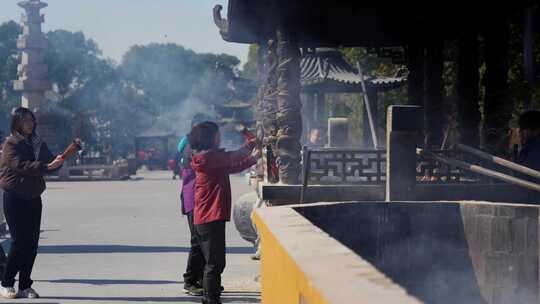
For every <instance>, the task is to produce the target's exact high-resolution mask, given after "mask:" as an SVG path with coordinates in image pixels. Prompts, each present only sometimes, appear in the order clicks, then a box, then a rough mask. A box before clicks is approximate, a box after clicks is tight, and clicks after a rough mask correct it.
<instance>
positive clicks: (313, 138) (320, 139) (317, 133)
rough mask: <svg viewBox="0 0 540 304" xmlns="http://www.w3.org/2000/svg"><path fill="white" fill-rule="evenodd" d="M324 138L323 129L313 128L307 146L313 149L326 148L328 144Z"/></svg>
mask: <svg viewBox="0 0 540 304" xmlns="http://www.w3.org/2000/svg"><path fill="white" fill-rule="evenodd" d="M324 136H325V134H324V131H323V130H322V129H321V128H312V129H311V130H309V137H308V143H307V145H308V146H309V147H313V148H320V147H324V145H325V144H326V140H325V138H324Z"/></svg>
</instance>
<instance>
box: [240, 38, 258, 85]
mask: <svg viewBox="0 0 540 304" xmlns="http://www.w3.org/2000/svg"><path fill="white" fill-rule="evenodd" d="M259 48H260V47H259V45H258V44H252V45H250V46H249V52H248V60H247V61H246V63H245V64H244V66H243V68H242V77H244V78H248V79H253V80H256V79H257V70H258V60H259Z"/></svg>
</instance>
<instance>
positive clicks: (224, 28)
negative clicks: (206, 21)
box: [214, 5, 229, 38]
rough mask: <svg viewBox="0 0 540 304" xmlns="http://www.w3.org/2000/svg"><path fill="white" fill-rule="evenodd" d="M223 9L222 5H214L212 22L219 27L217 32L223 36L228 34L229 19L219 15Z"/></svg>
mask: <svg viewBox="0 0 540 304" xmlns="http://www.w3.org/2000/svg"><path fill="white" fill-rule="evenodd" d="M222 10H223V6H221V5H216V6H214V23H215V24H216V25H217V27H218V28H219V32H220V33H221V35H222V36H223V37H224V38H225V37H227V36H228V35H229V20H227V19H224V18H223V17H222V16H221V11H222Z"/></svg>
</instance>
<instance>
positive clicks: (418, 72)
mask: <svg viewBox="0 0 540 304" xmlns="http://www.w3.org/2000/svg"><path fill="white" fill-rule="evenodd" d="M424 51H425V49H424V47H423V46H422V45H421V44H419V43H410V44H409V47H408V49H407V56H408V63H407V67H408V69H409V77H408V97H409V102H408V103H409V105H415V106H423V105H424V57H425V56H424Z"/></svg>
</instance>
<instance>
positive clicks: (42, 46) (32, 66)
mask: <svg viewBox="0 0 540 304" xmlns="http://www.w3.org/2000/svg"><path fill="white" fill-rule="evenodd" d="M18 5H19V6H20V7H21V8H23V9H24V11H25V12H24V14H23V15H22V18H21V23H22V28H23V31H22V34H21V35H20V36H19V39H18V41H17V47H18V48H19V49H20V50H21V63H20V64H19V66H18V69H17V71H18V73H17V74H18V76H19V78H18V79H17V80H15V81H14V89H15V90H17V91H21V92H22V100H21V105H22V106H23V107H25V108H28V109H30V110H32V111H33V112H34V113H35V115H36V118H37V120H38V126H37V132H38V134H39V135H40V136H41V137H42V138H43V139H44V140H45V141H46V142H47V143H48V144H49V147H50V148H51V149H52V150H53V151H54V152H59V151H58V149H59V147H58V138H57V132H55V120H56V119H57V117H56V116H55V115H53V114H51V113H50V112H49V109H48V108H49V107H48V104H47V101H46V98H45V92H47V91H48V90H50V89H51V83H50V81H49V73H48V67H47V64H46V62H45V55H46V53H47V48H48V42H47V39H46V38H45V35H44V34H43V32H42V28H41V25H42V24H43V22H45V16H44V15H42V14H41V13H40V11H41V10H42V9H43V8H46V7H47V6H48V5H47V3H44V2H41V1H40V0H27V1H21V2H19V3H18Z"/></svg>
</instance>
